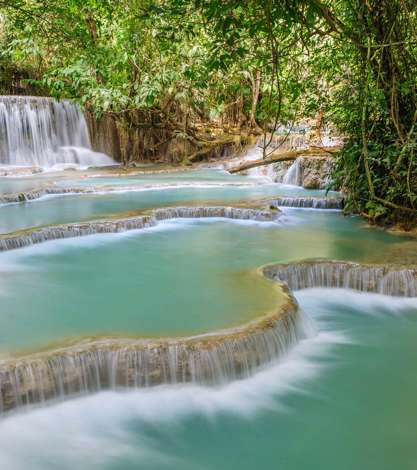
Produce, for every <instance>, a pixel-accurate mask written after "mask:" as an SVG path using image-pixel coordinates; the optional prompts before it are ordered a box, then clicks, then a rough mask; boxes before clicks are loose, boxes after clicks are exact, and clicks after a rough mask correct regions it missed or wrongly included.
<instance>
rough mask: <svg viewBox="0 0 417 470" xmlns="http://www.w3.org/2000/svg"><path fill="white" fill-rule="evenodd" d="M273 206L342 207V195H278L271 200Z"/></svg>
mask: <svg viewBox="0 0 417 470" xmlns="http://www.w3.org/2000/svg"><path fill="white" fill-rule="evenodd" d="M272 205H273V206H274V207H297V208H305V209H339V210H341V209H343V205H344V200H343V198H342V197H327V198H325V197H279V198H277V199H275V200H274V201H273V202H272Z"/></svg>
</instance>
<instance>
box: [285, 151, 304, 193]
mask: <svg viewBox="0 0 417 470" xmlns="http://www.w3.org/2000/svg"><path fill="white" fill-rule="evenodd" d="M282 182H283V184H290V185H292V186H302V185H303V172H302V168H301V157H298V158H296V160H295V162H294V163H293V164H292V165H291V166H290V167H289V168H288V171H287V173H286V174H285V176H284V178H283V180H282Z"/></svg>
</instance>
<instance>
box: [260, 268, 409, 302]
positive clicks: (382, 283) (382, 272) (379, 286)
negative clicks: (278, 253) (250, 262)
mask: <svg viewBox="0 0 417 470" xmlns="http://www.w3.org/2000/svg"><path fill="white" fill-rule="evenodd" d="M264 274H265V276H266V277H267V278H270V279H274V280H278V281H281V282H285V283H286V284H287V285H288V287H289V288H290V289H293V290H298V289H308V288H311V287H331V288H344V289H354V290H358V291H362V292H374V293H378V294H385V295H392V296H401V297H417V268H414V267H410V268H408V267H403V266H395V265H378V264H375V265H367V264H359V263H350V262H338V261H306V262H300V263H292V264H277V265H271V266H267V267H265V268H264Z"/></svg>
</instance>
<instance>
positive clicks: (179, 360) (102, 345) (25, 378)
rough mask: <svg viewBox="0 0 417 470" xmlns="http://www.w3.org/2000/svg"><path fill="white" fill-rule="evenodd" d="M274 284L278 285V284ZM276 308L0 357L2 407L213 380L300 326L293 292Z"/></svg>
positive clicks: (268, 352) (256, 360)
mask: <svg viewBox="0 0 417 470" xmlns="http://www.w3.org/2000/svg"><path fill="white" fill-rule="evenodd" d="M278 287H279V286H278ZM280 289H282V294H283V295H285V296H286V302H285V303H284V304H283V306H282V307H281V309H280V310H279V311H278V312H275V313H270V314H266V315H263V316H260V317H257V318H256V319H255V320H253V321H251V322H249V323H247V324H244V325H241V326H239V327H235V328H230V329H227V330H222V331H218V332H215V333H210V334H204V335H198V336H193V337H187V338H162V339H111V338H110V339H97V340H86V341H84V342H80V343H78V344H75V345H73V346H67V347H63V348H60V349H56V350H50V351H44V352H40V353H35V354H32V355H29V356H26V357H20V358H11V359H4V360H2V361H0V411H3V412H5V411H9V410H13V409H16V408H21V407H24V406H27V405H32V404H37V403H44V402H46V401H48V400H59V399H64V398H65V397H71V396H77V395H85V394H90V393H95V392H97V391H99V390H103V389H120V388H139V387H151V386H155V385H160V384H178V383H190V382H191V383H196V384H206V385H218V384H222V383H227V382H229V381H233V380H236V379H240V378H244V377H248V376H250V375H251V374H253V373H254V372H255V370H256V369H258V368H259V367H260V366H263V365H266V364H268V363H270V362H271V361H273V360H276V359H277V358H279V357H281V356H282V355H283V354H285V353H286V352H287V350H288V349H289V348H290V347H291V346H292V345H293V344H295V343H296V342H297V341H298V340H299V339H301V338H303V337H305V335H306V333H307V332H306V330H305V327H304V323H303V321H302V315H301V313H300V312H299V311H298V307H297V303H296V301H295V300H294V298H293V297H292V295H291V294H290V293H289V292H288V291H286V290H285V288H280Z"/></svg>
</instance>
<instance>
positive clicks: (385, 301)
mask: <svg viewBox="0 0 417 470" xmlns="http://www.w3.org/2000/svg"><path fill="white" fill-rule="evenodd" d="M295 295H296V297H297V300H298V301H299V303H300V305H301V306H302V307H303V308H305V309H308V311H309V310H312V311H314V312H315V313H316V316H320V314H321V313H323V312H328V311H329V310H330V311H331V310H337V309H339V308H340V305H344V306H347V308H349V310H350V311H352V312H355V313H359V314H364V315H371V316H376V317H378V316H382V315H403V314H405V313H407V312H409V311H410V310H415V311H416V313H417V297H406V298H404V297H391V296H388V295H383V294H374V293H369V292H358V291H354V290H351V289H336V288H331V289H325V288H313V289H304V290H300V291H297V292H296V293H295Z"/></svg>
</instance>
